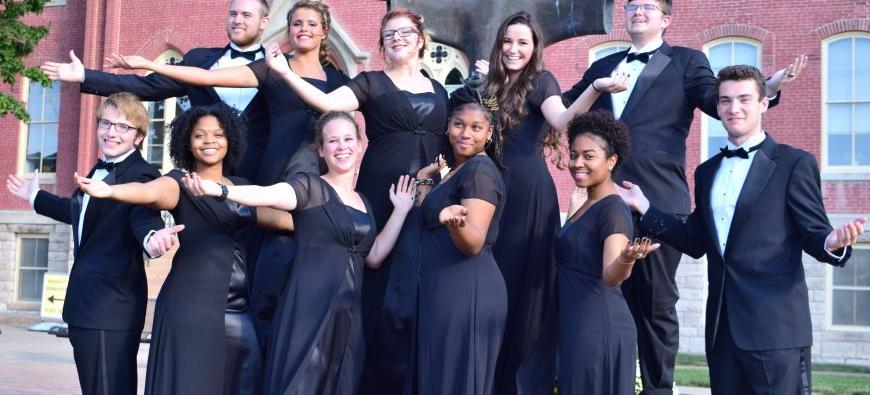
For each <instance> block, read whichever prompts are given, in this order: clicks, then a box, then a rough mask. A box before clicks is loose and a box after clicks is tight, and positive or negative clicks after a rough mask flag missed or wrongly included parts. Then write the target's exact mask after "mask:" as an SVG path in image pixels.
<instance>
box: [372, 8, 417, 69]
mask: <svg viewBox="0 0 870 395" xmlns="http://www.w3.org/2000/svg"><path fill="white" fill-rule="evenodd" d="M385 32H388V33H392V34H391V35H390V37H385V36H384V34H385ZM409 32H410V34H408V33H409ZM402 34H407V36H405V37H402ZM381 39H382V40H383V43H384V58H385V60H386V61H387V62H388V63H392V62H396V61H407V60H409V59H412V58H415V57H419V54H420V49H421V48H423V45H424V43H423V36H422V33H421V32H420V31H419V30H417V27H416V26H415V25H414V23H413V22H412V21H411V19H410V18H408V17H405V16H400V17H396V18H392V19H390V20H389V21H387V23H385V24H384V26H383V27H382V28H381Z"/></svg>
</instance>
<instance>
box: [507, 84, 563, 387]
mask: <svg viewBox="0 0 870 395" xmlns="http://www.w3.org/2000/svg"><path fill="white" fill-rule="evenodd" d="M559 95H560V90H559V84H558V83H557V82H556V79H555V78H554V77H553V75H552V74H550V72H549V71H543V72H541V73H540V74H539V75H538V77H537V78H536V80H535V82H534V87H533V89H532V91H531V92H530V93H529V95H528V96H527V99H526V109H527V115H526V117H525V118H524V119H523V121H522V122H520V123H519V124H518V125H516V126H515V127H514V128H512V129H507V130H505V131H504V133H503V136H504V154H503V157H502V162H503V163H504V165H505V167H506V170H505V171H504V172H503V174H504V181H505V186H506V190H507V192H506V194H505V195H506V196H507V199H506V200H505V210H504V212H505V215H504V216H502V218H501V225H500V227H499V229H501V232H500V233H499V237H498V240H497V241H496V244H495V246H494V247H493V254H494V255H495V260H496V262H498V266H499V268H500V269H501V273H502V275H504V280H505V284H506V285H507V292H508V315H507V326H506V327H505V334H504V341H503V342H502V350H501V353H500V354H499V358H498V359H499V360H498V367H497V368H496V389H495V393H497V394H513V393H516V373H517V369H518V368H519V366H520V363H521V362H522V361H523V360H524V359H525V358H526V357H527V355H528V354H529V353H530V352H531V350H532V348H533V346H534V344H535V342H536V341H537V339H538V337H539V336H540V334H541V333H542V331H543V327H544V321H545V316H546V314H547V310H548V309H549V308H550V307H551V306H550V305H551V303H550V302H551V301H552V300H554V299H555V295H554V292H555V291H554V287H553V284H554V279H555V267H554V265H553V261H552V246H553V239H554V237H555V235H556V232H557V231H558V230H559V222H560V221H559V202H558V198H557V195H556V186H555V184H554V183H553V178H552V176H550V171H549V169H548V168H547V164H546V162H545V159H544V157H543V155H542V147H541V142H542V141H543V139H544V137H545V136H546V135H547V132H548V131H549V130H550V124H549V123H547V120H546V119H545V118H544V114H543V113H542V112H541V103H543V102H544V100H546V99H547V98H549V97H551V96H559Z"/></svg>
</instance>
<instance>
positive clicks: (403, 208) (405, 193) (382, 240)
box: [366, 175, 416, 269]
mask: <svg viewBox="0 0 870 395" xmlns="http://www.w3.org/2000/svg"><path fill="white" fill-rule="evenodd" d="M415 193H416V185H415V183H414V179H413V178H412V177H410V176H407V175H403V176H401V177H399V182H398V183H397V184H392V185H390V202H392V203H393V213H392V214H390V218H388V219H387V223H386V224H385V225H384V229H382V230H381V232H380V233H378V236H377V237H376V238H375V243H374V245H372V249H371V251H369V254H368V255H366V265H368V266H369V267H370V268H372V269H377V268H379V267H381V263H383V262H384V259H386V258H387V255H390V251H392V250H393V247H394V246H395V245H396V240H398V238H399V232H400V231H401V230H402V224H403V223H404V222H405V217H407V216H408V212H409V211H411V208H412V207H414V194H415Z"/></svg>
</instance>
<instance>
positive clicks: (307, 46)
mask: <svg viewBox="0 0 870 395" xmlns="http://www.w3.org/2000/svg"><path fill="white" fill-rule="evenodd" d="M287 35H288V36H289V38H290V46H292V47H293V49H295V50H296V51H299V52H308V51H312V50H318V49H320V42H321V41H323V40H325V39H326V28H325V26H324V25H323V16H322V15H320V12H318V11H317V10H314V9H311V8H299V9H297V10H296V11H294V12H293V14H292V15H290V20H289V23H288V28H287Z"/></svg>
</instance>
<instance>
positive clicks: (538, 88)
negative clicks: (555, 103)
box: [528, 70, 562, 108]
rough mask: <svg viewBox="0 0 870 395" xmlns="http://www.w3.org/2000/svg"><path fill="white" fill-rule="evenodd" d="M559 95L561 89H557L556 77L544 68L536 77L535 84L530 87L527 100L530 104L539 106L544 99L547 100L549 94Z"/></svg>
mask: <svg viewBox="0 0 870 395" xmlns="http://www.w3.org/2000/svg"><path fill="white" fill-rule="evenodd" d="M561 95H562V91H561V90H560V89H559V82H558V81H556V77H554V76H553V73H550V72H549V71H547V70H544V71H542V72H541V73H540V74H538V76H537V77H536V79H535V86H534V88H532V92H531V94H530V95H529V99H528V100H529V102H530V103H531V104H532V105H534V106H535V107H538V108H540V107H541V104H543V103H544V100H547V99H548V98H549V97H551V96H559V97H561Z"/></svg>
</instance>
